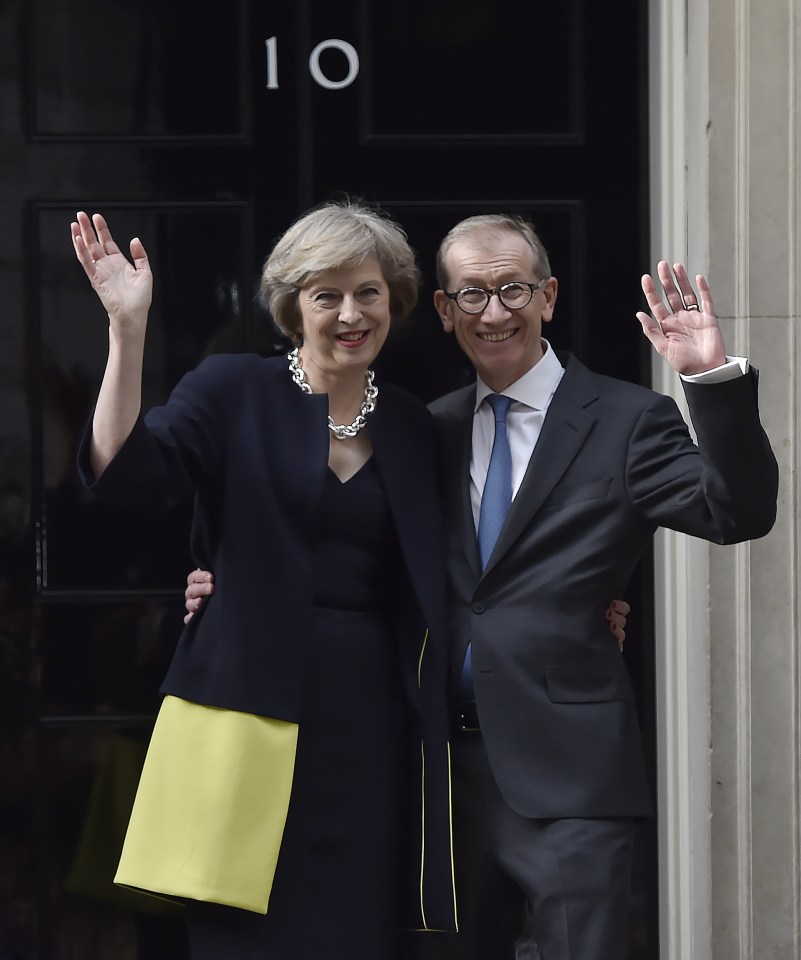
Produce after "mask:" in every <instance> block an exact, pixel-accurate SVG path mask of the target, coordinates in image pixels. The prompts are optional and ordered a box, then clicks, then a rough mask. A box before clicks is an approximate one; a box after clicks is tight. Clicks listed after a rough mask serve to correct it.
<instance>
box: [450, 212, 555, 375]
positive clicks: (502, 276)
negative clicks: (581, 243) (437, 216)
mask: <svg viewBox="0 0 801 960" xmlns="http://www.w3.org/2000/svg"><path fill="white" fill-rule="evenodd" d="M534 264H535V257H534V252H533V250H532V249H531V247H530V246H529V245H528V244H527V243H526V240H525V238H524V237H522V236H521V235H520V234H518V233H513V232H511V231H504V232H502V233H491V234H488V235H486V236H482V235H481V234H478V233H477V234H476V235H475V236H468V237H465V238H463V239H461V240H457V241H456V242H455V243H454V244H453V245H452V246H451V248H450V249H449V250H448V253H447V255H446V257H445V267H446V270H447V274H448V292H449V293H455V292H456V291H457V290H461V289H462V288H463V287H485V288H486V289H494V288H497V287H500V286H502V285H503V284H505V283H512V282H513V281H526V282H528V283H536V282H537V281H538V280H540V279H542V278H541V277H539V276H537V271H536V269H535V266H534ZM556 289H557V282H556V280H555V278H553V277H551V278H550V279H549V280H547V281H546V283H544V284H543V285H542V287H540V288H539V289H538V290H536V291H535V292H534V296H533V297H532V298H531V302H530V303H529V304H528V305H527V306H525V307H523V308H522V309H520V310H510V309H509V308H508V307H506V306H504V305H503V304H502V303H501V301H500V300H499V299H498V297H497V295H495V296H492V297H491V298H490V301H489V303H488V304H487V308H486V309H485V310H484V312H483V313H480V314H469V313H465V312H464V311H463V310H462V309H461V307H460V306H459V305H458V304H457V303H455V302H454V301H453V300H450V299H449V298H448V297H446V296H445V292H444V291H442V290H437V292H436V293H435V294H434V305H435V306H436V308H437V312H438V313H439V315H440V318H441V319H442V325H443V327H444V328H445V331H446V332H447V333H455V334H456V339H457V340H458V342H459V346H460V347H461V348H462V350H464V352H465V353H466V354H467V356H468V357H469V359H470V361H471V362H472V364H473V366H474V367H475V368H476V371H477V372H478V374H479V376H480V377H481V379H482V380H483V381H484V383H486V384H487V386H488V387H490V388H491V389H492V390H495V391H496V392H500V391H501V390H504V389H505V388H506V387H508V386H509V384H510V383H514V382H515V380H519V379H520V377H522V376H523V374H524V373H527V372H528V371H529V370H530V369H531V368H532V367H533V366H534V364H535V363H536V362H537V361H538V360H539V359H540V358H541V357H542V352H543V351H542V342H541V339H540V338H541V335H542V324H543V323H548V322H549V321H550V320H551V317H552V316H553V308H554V304H555V303H556Z"/></svg>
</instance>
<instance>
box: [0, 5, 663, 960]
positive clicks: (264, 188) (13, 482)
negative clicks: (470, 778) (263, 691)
mask: <svg viewBox="0 0 801 960" xmlns="http://www.w3.org/2000/svg"><path fill="white" fill-rule="evenodd" d="M190 10H191V12H190ZM644 18H645V9H644V5H643V4H640V3H639V2H638V0H621V3H620V4H618V5H617V6H616V7H615V8H614V10H610V8H608V7H602V6H599V5H598V4H593V3H591V2H589V0H559V2H556V0H540V2H536V3H531V2H527V3H524V2H522V0H496V2H494V3H492V4H487V3H485V2H479V0H466V2H465V0H461V2H458V3H457V2H455V0H443V2H440V3H436V4H433V3H430V2H423V0H405V2H404V3H398V2H394V0H387V2H384V3H380V4H379V3H370V2H368V0H342V2H338V3H336V4H332V3H328V2H322V0H296V2H294V3H285V4H280V5H279V4H265V3H260V2H256V0H229V2H227V3H225V4H222V3H219V4H211V5H210V6H209V5H207V6H206V7H205V8H188V7H187V5H186V4H185V3H182V2H179V0H158V2H157V0H140V2H138V3H137V4H135V5H131V4H124V3H122V2H119V0H103V2H101V0H82V2H81V3H79V4H76V3H74V2H69V0H9V2H7V3H5V4H3V5H2V6H0V98H1V102H2V103H3V111H0V116H2V123H3V130H2V141H0V142H2V149H1V150H0V191H2V197H3V209H4V215H5V227H6V229H5V230H4V231H2V233H0V284H2V295H3V299H2V302H3V304H4V309H3V311H0V340H1V341H2V350H0V454H1V455H2V456H1V457H0V721H1V722H0V747H2V749H1V750H0V784H2V788H0V866H2V870H0V878H1V879H0V955H2V956H4V957H5V956H6V955H7V956H9V957H10V958H13V960H83V958H92V960H102V958H106V957H108V958H114V960H121V958H123V960H124V958H131V960H144V958H157V960H162V958H164V957H170V958H173V960H181V958H182V957H185V956H186V955H187V948H186V943H185V938H184V934H183V931H182V925H181V921H180V918H177V917H176V916H175V915H173V914H172V912H171V911H165V910H164V908H163V907H161V906H159V905H158V904H157V903H156V902H152V901H150V900H148V899H146V898H142V897H138V896H132V895H129V894H126V893H124V892H122V891H120V890H118V889H117V888H115V887H114V886H113V884H112V876H113V871H114V866H115V863H116V856H117V853H118V850H119V845H120V843H121V841H122V835H123V831H124V825H125V823H126V820H127V813H128V809H129V807H130V802H131V797H132V790H133V787H134V785H135V782H136V777H137V771H138V765H139V764H141V758H142V756H143V751H144V748H145V745H146V742H147V738H148V735H149V731H150V728H151V725H152V719H153V716H154V713H155V710H156V709H157V704H158V699H159V697H158V685H159V683H160V680H161V677H162V676H163V673H164V670H165V668H166V665H167V663H168V662H169V659H170V656H171V653H172V650H173V649H174V646H175V643H176V641H177V638H178V635H179V633H180V629H181V626H182V624H181V620H182V615H183V605H182V604H183V601H182V584H183V582H184V578H185V576H186V573H187V571H188V569H189V567H190V563H191V561H190V558H189V552H188V546H187V544H188V526H189V522H190V505H187V506H186V507H185V508H183V509H178V510H176V511H174V513H173V514H171V515H169V516H163V515H160V516H152V517H148V516H144V517H143V516H141V515H134V514H131V513H126V512H124V511H119V510H112V509H110V508H107V507H104V506H102V505H100V504H98V503H96V502H94V501H93V500H92V498H91V497H90V496H89V495H87V493H86V492H85V491H84V490H83V488H82V486H81V485H80V483H79V482H78V479H77V474H76V471H75V454H76V448H77V444H78V442H79V439H80V437H81V435H82V432H83V430H84V428H85V425H86V423H87V420H88V418H89V416H90V414H91V408H92V403H93V400H94V397H95V395H96V391H97V387H98V385H99V382H100V378H101V376H102V371H103V365H104V362H105V350H106V334H105V330H104V327H105V320H104V317H103V315H102V310H101V309H100V308H99V305H98V304H97V302H96V300H95V297H94V295H93V294H92V293H91V291H90V290H89V289H88V287H87V284H86V282H85V278H84V277H83V274H82V271H81V270H80V267H79V266H78V265H77V264H76V262H75V259H74V256H73V254H72V251H71V244H70V241H69V222H70V220H71V219H72V218H73V217H74V212H75V210H76V209H86V210H88V211H90V212H91V211H94V210H100V211H102V212H103V213H105V214H106V215H107V217H108V219H109V221H110V223H111V225H112V229H113V230H114V233H115V236H116V237H117V238H118V239H120V240H124V241H126V242H127V238H128V237H131V236H134V235H138V236H140V237H142V239H143V240H144V242H145V244H146V247H147V250H148V253H149V255H150V258H151V260H152V263H153V265H154V272H155V275H156V293H155V301H154V307H153V311H152V314H151V320H150V329H149V333H148V347H147V352H146V370H145V385H144V392H145V406H150V405H152V404H155V403H160V402H163V401H164V400H165V399H166V397H167V396H168V394H169V391H170V390H171V388H172V387H173V386H174V384H175V383H176V382H177V380H178V379H179V378H180V376H181V375H182V374H183V373H184V372H186V371H187V370H190V369H192V368H193V367H194V366H196V365H197V363H198V362H199V361H200V360H201V359H202V358H203V357H204V356H206V355H207V354H209V353H214V352H227V351H233V352H237V351H243V350H252V351H256V352H259V353H261V354H263V355H273V354H277V353H280V352H282V351H283V350H284V349H285V347H286V341H285V340H284V338H283V337H281V336H280V335H279V334H278V333H277V332H276V331H275V330H274V328H273V327H272V325H271V323H270V321H269V318H268V316H267V315H266V313H265V311H264V308H263V307H262V306H261V304H260V303H259V301H258V297H257V290H258V280H259V273H260V269H261V265H262V262H263V260H264V257H265V256H266V254H267V252H268V251H269V249H270V247H271V245H272V243H273V242H274V240H275V239H276V238H277V237H278V236H279V235H280V233H281V232H282V231H283V230H284V229H285V228H286V227H287V226H288V225H289V224H290V223H291V222H292V220H293V219H294V218H295V217H296V216H297V215H298V214H300V213H301V212H302V211H304V210H305V209H307V208H308V207H309V206H311V205H312V204H315V203H318V202H320V201H323V200H327V199H331V198H338V197H342V196H345V195H354V196H362V197H365V198H367V199H368V200H370V201H372V202H376V203H379V204H380V205H381V206H382V207H383V208H384V209H386V210H387V211H388V212H389V213H390V214H391V215H392V216H393V217H395V218H396V219H397V220H399V221H400V222H401V223H402V224H403V225H404V227H405V228H406V229H407V231H408V233H409V236H410V239H411V241H412V243H413V245H414V247H415V248H416V250H417V251H418V255H419V262H420V265H421V268H422V271H423V278H424V284H423V289H422V291H421V297H420V302H419V304H418V307H417V308H416V310H415V311H414V313H413V315H412V316H411V317H410V318H409V319H408V320H407V321H406V322H405V323H404V324H400V325H398V326H397V327H396V328H395V329H393V331H392V334H391V337H390V340H389V343H388V345H387V347H386V349H385V351H384V352H383V353H382V356H381V358H380V360H379V363H378V366H379V367H380V373H381V376H382V377H385V378H386V379H389V380H392V381H394V382H396V383H398V384H400V385H401V386H404V387H406V388H407V389H409V390H411V391H412V392H414V393H416V394H417V395H418V396H420V397H421V398H423V399H424V400H430V399H433V398H434V397H436V396H437V395H439V394H441V393H443V392H445V391H446V390H449V389H452V388H453V387H456V386H459V385H462V384H463V383H466V382H468V381H469V380H470V379H471V376H472V374H471V371H470V368H469V365H468V364H467V363H466V361H465V360H464V359H463V358H462V356H461V354H460V352H459V351H458V349H457V347H456V345H455V342H454V340H453V338H450V337H447V336H446V335H445V334H444V333H443V332H442V330H441V327H440V324H439V321H438V319H437V317H436V315H435V313H434V311H433V308H432V305H431V298H432V294H433V290H434V288H435V286H436V283H435V278H434V254H435V251H436V247H437V243H438V241H439V239H440V238H441V237H442V236H443V234H444V233H445V232H446V231H447V229H448V228H449V227H450V226H452V225H453V224H454V223H455V222H456V221H457V220H459V219H460V218H462V217H464V216H467V215H470V214H473V213H477V212H489V211H496V210H508V211H513V212H519V213H522V214H525V215H526V216H529V217H530V218H531V219H532V220H533V221H534V223H535V224H536V226H537V227H538V229H539V231H540V232H541V234H542V236H543V239H544V241H545V243H546V246H547V247H548V249H549V253H550V256H551V261H552V266H553V271H554V274H555V275H556V276H557V277H558V278H559V280H560V288H559V302H558V307H557V312H556V316H555V319H554V322H553V323H552V324H551V326H550V328H549V329H548V335H549V338H550V339H551V340H552V342H553V343H554V345H556V346H558V347H566V348H570V349H572V350H574V351H575V352H576V353H578V354H579V356H580V357H581V358H582V359H583V360H585V361H586V362H588V363H589V364H590V365H592V366H593V367H594V368H595V369H597V370H599V371H601V372H604V373H609V374H612V375H615V376H621V377H624V378H627V379H630V380H634V381H639V382H647V380H648V361H649V355H648V350H647V345H646V344H644V341H642V337H641V336H640V334H639V330H638V326H637V324H636V321H635V319H634V312H635V310H636V309H638V307H639V305H640V295H639V287H638V280H639V275H640V274H641V273H642V272H643V271H644V269H646V268H647V266H648V264H647V263H646V262H645V260H644V251H645V250H646V243H645V238H646V237H647V228H648V224H647V207H646V197H647V182H646V171H647V162H646V155H645V142H646V141H645V130H646V126H645V123H646V117H645V109H644V103H645V99H646V98H645V78H646V69H645V60H644V53H643V51H644V49H645V45H646V44H645V40H646V38H645V19H644ZM641 341H642V342H641ZM650 582H651V574H650V571H649V569H648V568H644V569H642V570H640V571H638V575H637V577H636V578H635V580H634V581H633V582H632V585H631V592H630V594H629V595H628V599H630V600H632V602H633V603H634V604H635V613H634V616H633V618H632V623H631V627H630V630H629V636H630V640H629V644H628V647H627V651H626V657H627V660H628V662H629V664H630V667H631V670H632V675H633V677H634V681H635V689H636V691H637V694H638V698H639V703H640V709H641V715H642V719H643V727H644V736H645V740H646V745H647V748H648V750H649V753H650V755H651V756H653V655H652V649H651V637H652V629H651V622H650V621H651V600H650V595H651V591H650ZM652 766H653V764H652ZM641 841H642V844H641V845H642V856H640V857H639V860H638V876H637V891H638V896H637V903H636V912H635V915H634V917H633V918H632V944H633V947H632V957H633V960H642V958H648V960H652V958H655V957H656V956H657V946H656V939H657V930H656V908H655V903H656V893H655V891H656V879H655V878H656V866H655V843H654V837H653V831H652V830H651V828H647V829H646V830H645V831H644V833H643V836H642V838H641Z"/></svg>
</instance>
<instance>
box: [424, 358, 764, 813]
mask: <svg viewBox="0 0 801 960" xmlns="http://www.w3.org/2000/svg"><path fill="white" fill-rule="evenodd" d="M560 360H561V361H562V363H563V365H564V366H565V375H564V377H563V378H562V380H561V382H560V384H559V387H558V388H557V390H556V393H555V394H554V397H553V400H552V401H551V404H550V406H549V408H548V412H547V415H546V417H545V421H544V423H543V428H542V432H541V434H540V437H539V440H538V442H537V445H536V447H535V448H534V453H533V455H532V457H531V460H530V462H529V465H528V469H527V471H526V473H525V476H524V479H523V481H522V484H521V487H520V489H519V491H518V493H517V496H516V497H515V499H514V501H513V503H512V507H511V510H510V512H509V515H508V517H507V520H506V524H505V526H504V528H503V530H502V531H501V534H500V536H499V538H498V542H497V544H496V546H495V549H494V551H493V554H492V556H491V557H490V559H489V562H488V564H487V567H486V569H485V570H484V571H483V572H482V570H481V567H480V563H479V557H478V549H477V544H476V533H475V525H474V521H473V514H472V509H471V503H470V448H471V438H472V424H473V410H474V406H475V387H474V386H470V387H466V388H463V389H462V390H459V391H456V392H454V393H452V394H449V395H448V396H446V397H443V398H442V399H440V400H437V401H435V402H434V403H433V404H432V405H431V409H432V412H433V413H434V415H435V418H436V421H437V427H438V432H439V436H440V439H441V447H442V451H441V452H442V458H443V462H442V469H443V471H444V476H445V478H446V497H445V504H446V506H445V510H446V528H447V540H448V569H449V573H450V579H451V589H452V611H451V636H452V654H451V659H452V665H451V671H452V678H451V685H452V688H453V689H456V688H457V686H458V679H459V673H460V670H461V663H462V661H463V659H464V653H465V650H466V649H467V645H468V643H472V656H473V677H474V683H475V695H476V707H477V710H478V714H479V720H480V724H481V730H482V736H483V739H484V743H485V745H486V749H487V755H488V758H489V761H490V765H491V767H492V770H493V773H494V775H495V778H496V780H497V782H498V786H499V787H500V790H501V792H502V794H503V796H504V797H505V799H506V801H507V802H508V803H509V804H510V806H511V807H513V808H514V809H515V810H516V811H517V812H518V813H520V814H522V815H523V816H527V817H539V818H553V817H555V818H562V817H618V816H642V815H646V814H648V813H649V812H650V810H651V800H650V796H649V790H648V786H647V782H646V776H645V767H644V762H643V752H642V748H641V742H640V731H639V727H638V720H637V715H636V710H635V704H634V698H633V695H632V689H631V684H630V681H629V677H628V671H627V670H626V667H625V665H624V662H623V659H622V657H621V656H620V653H619V651H618V647H617V643H616V641H615V640H614V638H613V637H612V636H611V634H610V632H609V630H608V627H607V624H606V621H605V619H604V611H605V609H606V607H607V604H608V602H609V600H610V598H612V597H620V596H625V590H626V585H627V583H628V580H629V577H630V576H631V573H632V570H633V568H634V566H635V564H636V563H637V561H638V559H639V558H640V556H641V555H642V553H643V550H644V549H645V548H646V547H647V546H648V545H649V544H650V542H651V536H652V534H653V533H654V531H655V530H656V529H657V527H659V526H664V527H669V528H671V529H674V530H680V531H683V532H684V533H688V534H691V535H693V536H697V537H703V538H705V539H708V540H712V541H714V542H716V543H734V542H737V541H740V540H745V539H751V538H755V537H761V536H763V535H764V534H766V533H767V532H768V531H769V530H770V529H771V527H772V525H773V522H774V520H775V516H776V498H777V490H778V468H777V465H776V460H775V458H774V456H773V452H772V450H771V448H770V444H769V442H768V439H767V437H766V435H765V432H764V430H763V429H762V426H761V424H760V421H759V414H758V409H757V401H756V376H755V373H754V372H753V371H752V372H750V373H749V374H747V375H746V376H743V377H739V378H737V379H735V380H731V381H728V382H725V383H719V384H698V385H693V384H686V383H685V384H684V389H685V393H686V395H687V399H688V402H689V406H690V411H691V415H692V420H693V425H694V427H695V429H696V432H697V435H698V447H696V446H695V445H694V443H693V441H692V439H691V438H690V434H689V431H688V429H687V426H686V424H685V422H684V420H683V418H682V417H681V415H680V413H679V410H678V408H677V406H676V404H675V403H674V402H673V400H671V399H670V398H668V397H664V396H662V395H660V394H657V393H655V392H654V391H652V390H648V389H646V388H644V387H640V386H637V385H635V384H631V383H626V382H623V381H620V380H613V379H611V378H609V377H604V376H599V375H597V374H594V373H592V372H591V371H590V370H588V369H587V368H586V367H585V366H583V365H582V364H581V363H579V361H578V360H576V359H575V357H572V356H570V355H562V356H560Z"/></svg>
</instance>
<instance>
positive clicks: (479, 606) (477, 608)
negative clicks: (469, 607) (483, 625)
mask: <svg viewBox="0 0 801 960" xmlns="http://www.w3.org/2000/svg"><path fill="white" fill-rule="evenodd" d="M486 609H487V608H486V607H485V606H484V604H483V603H474V604H473V613H484V611H485V610H486Z"/></svg>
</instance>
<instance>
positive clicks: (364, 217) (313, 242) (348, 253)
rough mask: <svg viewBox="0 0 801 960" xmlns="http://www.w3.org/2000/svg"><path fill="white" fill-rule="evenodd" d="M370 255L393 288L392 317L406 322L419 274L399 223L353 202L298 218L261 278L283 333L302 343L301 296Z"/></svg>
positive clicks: (265, 299)
mask: <svg viewBox="0 0 801 960" xmlns="http://www.w3.org/2000/svg"><path fill="white" fill-rule="evenodd" d="M371 254H372V255H373V256H375V258H376V259H377V260H378V262H379V264H380V266H381V272H382V273H383V275H384V279H385V280H386V282H387V286H388V287H389V296H390V301H389V309H390V316H391V318H392V319H393V320H402V319H404V318H405V317H407V316H408V315H409V314H410V313H411V312H412V310H413V309H414V305H415V304H416V303H417V292H418V287H419V283H420V271H419V270H418V268H417V263H416V260H415V255H414V251H413V250H412V248H411V247H410V246H409V241H408V240H407V238H406V233H405V232H404V230H403V229H402V228H401V227H400V226H399V225H398V224H397V223H395V222H394V221H393V220H390V219H389V217H387V216H385V215H384V214H383V213H381V212H379V211H377V210H374V209H371V208H370V207H368V206H366V205H365V204H363V203H361V202H359V201H354V200H348V201H344V202H342V203H325V204H323V205H322V206H319V207H315V208H314V209H313V210H310V211H309V212H308V213H305V214H304V215H303V216H302V217H300V218H299V219H298V220H296V221H295V222H294V223H293V224H292V226H291V227H290V228H289V229H288V230H287V231H286V233H284V235H283V236H282V237H281V238H280V239H279V240H278V242H277V243H276V245H275V246H274V247H273V251H272V253H271V254H270V256H269V257H268V258H267V261H266V263H265V264H264V269H263V270H262V275H261V297H262V300H263V302H264V303H265V304H266V306H267V308H268V309H269V311H270V313H271V314H272V317H273V320H274V321H275V324H276V326H277V327H278V328H279V330H281V331H282V332H283V333H285V334H286V335H287V336H288V337H289V338H290V339H291V340H292V341H293V342H294V343H296V344H300V343H301V342H302V340H303V328H302V322H301V316H300V310H299V309H298V294H299V292H300V291H301V290H302V289H303V288H304V287H306V286H308V285H309V284H311V283H314V281H315V280H316V278H317V277H319V276H320V274H323V273H326V272H327V271H329V270H341V269H350V268H352V267H357V266H359V264H361V263H362V262H363V261H364V260H365V258H366V257H369V256H370V255H371Z"/></svg>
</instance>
